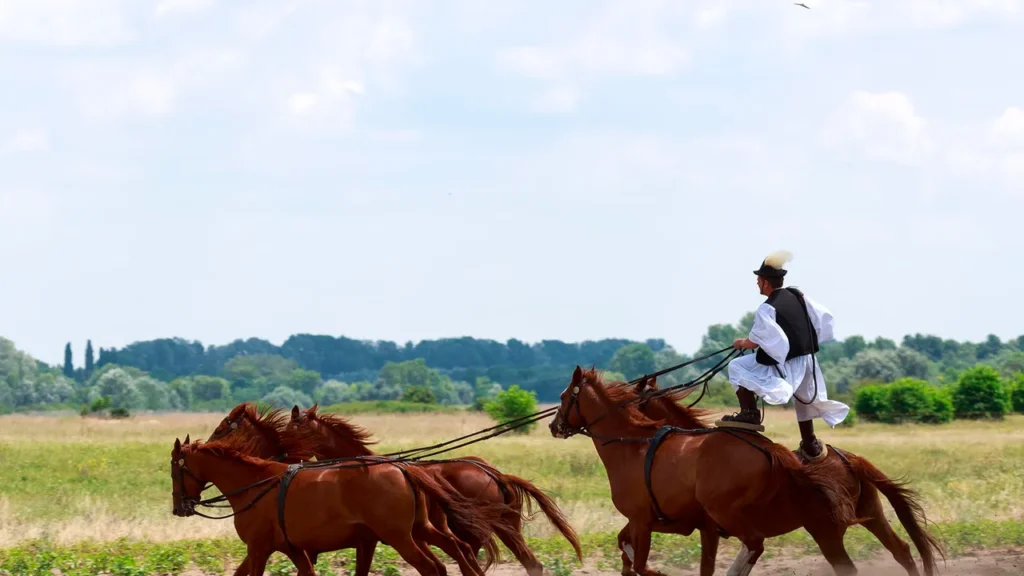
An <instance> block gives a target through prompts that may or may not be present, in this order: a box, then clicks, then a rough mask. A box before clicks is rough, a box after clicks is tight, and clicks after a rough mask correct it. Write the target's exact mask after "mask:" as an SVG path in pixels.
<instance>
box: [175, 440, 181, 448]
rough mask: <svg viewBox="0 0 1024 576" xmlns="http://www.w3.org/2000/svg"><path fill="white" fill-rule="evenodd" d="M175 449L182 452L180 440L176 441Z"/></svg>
mask: <svg viewBox="0 0 1024 576" xmlns="http://www.w3.org/2000/svg"><path fill="white" fill-rule="evenodd" d="M174 449H175V450H181V440H178V439H177V438H175V439H174Z"/></svg>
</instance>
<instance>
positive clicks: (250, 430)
mask: <svg viewBox="0 0 1024 576" xmlns="http://www.w3.org/2000/svg"><path fill="white" fill-rule="evenodd" d="M245 434H248V435H249V438H254V439H256V442H254V443H252V444H250V446H253V447H254V448H255V449H254V450H251V451H249V452H247V453H246V456H253V457H255V458H263V459H265V460H270V459H272V458H277V457H279V456H280V455H281V454H282V453H284V452H286V451H287V450H285V448H284V447H283V446H281V445H280V444H278V443H276V442H272V441H270V440H269V439H267V437H266V436H265V435H264V434H263V432H262V431H260V430H257V429H256V427H255V426H254V425H252V424H248V427H247V428H246V431H245Z"/></svg>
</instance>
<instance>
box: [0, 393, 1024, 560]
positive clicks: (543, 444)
mask: <svg viewBox="0 0 1024 576" xmlns="http://www.w3.org/2000/svg"><path fill="white" fill-rule="evenodd" d="M221 417H222V415H219V414H159V415H147V414H141V415H137V416H134V417H132V418H130V419H126V420H99V419H91V418H89V419H86V418H81V417H79V416H77V415H67V416H49V415H48V416H28V415H12V416H4V417H0V549H12V548H17V547H19V546H25V545H30V544H31V545H33V546H35V545H38V543H39V542H45V543H48V545H53V546H57V547H67V546H75V545H77V546H83V545H88V546H93V545H100V544H101V543H103V542H111V541H118V539H127V540H128V541H132V542H142V543H150V544H153V543H173V542H180V541H206V540H209V539H216V540H219V539H221V538H223V539H225V541H230V540H232V539H234V540H236V541H237V538H235V535H234V529H233V526H232V524H231V523H230V521H225V522H216V521H211V520H205V519H202V518H189V519H182V518H176V517H174V516H172V515H171V513H170V507H171V496H170V494H171V478H170V474H169V460H168V457H169V454H170V450H171V446H172V444H173V442H174V439H175V437H181V438H182V439H184V437H185V435H186V434H190V435H191V436H192V438H206V437H207V436H208V435H209V434H210V432H211V431H212V430H213V428H214V426H215V425H216V423H217V422H218V421H219V420H220V418H221ZM351 418H352V420H353V421H354V422H356V423H358V424H361V425H363V426H365V427H366V428H368V429H369V430H371V431H372V432H373V433H374V435H375V437H376V438H377V439H379V440H380V444H379V446H378V449H379V450H380V451H388V450H393V449H397V448H405V447H412V446H417V445H424V444H430V443H434V442H438V441H442V440H445V439H449V438H452V437H456V436H460V435H463V434H466V433H470V432H473V431H475V430H478V429H481V428H485V427H487V426H491V425H493V422H492V421H490V420H489V419H488V418H487V417H486V416H485V415H482V414H476V413H468V412H467V413H459V414H455V415H452V414H445V415H437V414H402V415H357V416H352V417H351ZM766 424H767V427H768V431H767V434H768V435H770V436H771V437H772V438H774V439H776V440H777V441H779V442H782V443H784V444H786V445H789V446H793V447H795V446H796V444H797V442H798V435H797V428H796V423H795V421H794V420H793V416H792V413H791V412H786V411H783V410H770V411H769V413H768V417H767V420H766ZM820 436H821V437H822V438H823V440H825V441H827V442H829V443H832V444H834V445H836V446H838V447H840V448H845V449H848V450H851V451H853V452H855V453H857V454H860V455H863V456H865V457H867V458H869V459H870V460H871V461H872V462H874V463H875V464H876V465H877V466H879V467H880V468H881V469H882V470H883V471H884V472H886V473H887V474H889V475H890V476H900V475H904V474H905V475H907V476H908V477H909V478H910V479H911V480H912V481H913V486H914V487H915V488H916V489H917V490H918V491H919V492H920V493H921V495H922V496H923V499H924V503H925V510H926V512H927V514H928V516H929V518H930V519H931V520H932V521H934V522H937V523H938V524H939V525H938V529H939V531H940V533H941V534H942V536H943V537H945V538H946V539H947V541H948V543H947V545H948V546H950V549H951V551H953V552H954V553H956V554H964V553H968V552H970V551H972V550H973V551H976V550H978V549H980V548H985V547H990V548H992V547H994V548H999V549H1000V550H1013V549H1020V548H1024V541H1022V537H1024V530H1022V528H1021V527H1022V525H1024V504H1022V499H1021V496H1020V495H1021V494H1024V418H1022V417H1020V416H1014V417H1010V418H1008V419H1007V420H1005V421H1002V422H960V421H957V422H955V423H953V424H949V425H944V426H937V427H936V426H913V425H903V426H888V425H875V424H862V423H858V424H857V425H855V426H853V427H850V428H844V429H836V430H827V429H822V430H820ZM456 454H474V455H477V456H481V457H483V458H486V459H487V460H489V461H490V462H491V463H493V464H494V465H496V466H498V467H499V468H501V469H502V470H504V471H507V472H510V473H513V474H517V475H520V476H523V477H525V478H527V479H530V480H532V481H534V482H535V483H536V484H537V485H538V486H540V487H541V488H542V489H544V490H546V491H547V492H549V493H550V494H552V495H554V496H556V498H557V500H558V502H559V504H560V505H561V506H562V508H563V510H565V511H566V512H567V514H568V515H569V517H570V520H571V522H572V523H573V525H574V526H575V527H576V529H577V530H578V531H579V532H580V533H581V534H583V535H584V536H585V539H586V537H592V538H591V539H592V540H593V541H594V542H598V541H600V542H602V544H601V545H602V546H605V548H607V546H606V540H607V536H608V534H612V535H613V534H614V533H615V532H617V531H618V530H619V529H620V528H621V527H622V525H623V524H624V520H623V519H622V517H621V516H619V514H618V513H617V512H616V511H615V510H614V508H613V507H612V505H611V501H610V498H609V492H608V484H607V479H606V476H605V472H604V469H603V467H602V465H601V463H600V461H599V460H598V459H597V457H596V453H595V450H594V447H593V445H592V443H591V441H590V440H589V439H587V438H583V437H577V438H573V439H570V440H557V439H553V438H551V437H550V435H549V434H548V431H547V429H546V427H545V426H538V427H537V428H536V429H534V430H533V431H532V432H531V433H530V434H527V435H522V436H511V435H506V436H503V437H500V438H496V439H492V440H488V441H487V442H484V443H481V444H477V445H474V446H472V447H469V448H465V449H462V450H459V451H458V452H456ZM857 532H859V533H861V534H856V533H857ZM528 533H529V535H530V536H531V537H535V538H537V539H538V542H543V541H546V540H548V539H549V537H550V536H551V533H552V532H551V528H550V526H549V525H548V524H547V521H546V520H544V519H542V518H538V519H537V520H535V521H534V522H533V523H532V524H531V525H529V527H528ZM673 538H675V537H673ZM850 538H852V541H853V544H852V545H851V549H852V550H854V551H856V550H857V548H858V546H862V547H863V550H861V552H860V553H861V556H864V555H870V554H872V553H873V551H874V550H875V548H873V547H872V546H871V544H870V539H869V538H868V537H867V533H866V531H863V529H861V528H854V529H853V530H851V535H850V536H849V537H848V539H850ZM124 541H125V540H120V542H124ZM782 544H784V545H785V546H788V547H789V548H794V549H800V548H801V547H802V548H806V547H807V543H806V539H802V540H801V538H800V537H799V536H798V535H796V536H794V537H793V538H792V539H789V540H786V541H784V542H782ZM772 545H773V544H772V542H769V546H772ZM553 546H554V544H553ZM805 552H806V551H805ZM810 552H811V553H815V551H814V550H811V551H810Z"/></svg>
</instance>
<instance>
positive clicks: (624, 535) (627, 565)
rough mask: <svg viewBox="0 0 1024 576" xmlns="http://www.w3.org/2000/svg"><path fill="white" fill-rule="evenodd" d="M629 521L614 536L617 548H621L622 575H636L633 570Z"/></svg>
mask: <svg viewBox="0 0 1024 576" xmlns="http://www.w3.org/2000/svg"><path fill="white" fill-rule="evenodd" d="M629 529H630V526H629V523H628V522H627V523H626V525H625V526H623V527H622V530H619V535H618V537H617V538H616V539H617V540H618V543H619V550H622V576H636V572H634V571H633V544H632V542H631V541H630V537H629Z"/></svg>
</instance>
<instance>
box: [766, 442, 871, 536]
mask: <svg viewBox="0 0 1024 576" xmlns="http://www.w3.org/2000/svg"><path fill="white" fill-rule="evenodd" d="M765 448H766V449H767V450H768V454H769V456H770V457H771V461H772V467H773V468H775V469H778V470H781V471H782V472H783V473H784V474H785V475H786V476H787V477H788V478H789V479H790V480H791V481H792V482H793V483H794V484H796V487H797V489H798V490H799V491H800V492H801V493H805V494H806V493H811V494H817V495H819V496H820V497H821V498H824V500H825V501H826V502H827V505H828V507H829V510H830V511H831V514H832V521H833V523H835V524H836V525H837V526H852V525H854V524H856V523H857V509H856V504H855V503H854V502H853V498H851V497H850V494H849V493H848V492H847V491H846V489H845V488H844V487H843V484H842V482H841V480H840V479H839V478H836V477H834V476H833V475H832V474H831V473H830V471H829V469H828V465H827V464H825V461H824V460H821V461H818V462H812V463H809V464H803V463H801V462H800V459H799V458H797V457H796V455H795V454H793V452H792V451H790V450H789V449H788V448H786V447H785V446H782V445H781V444H775V443H774V442H773V443H771V444H770V445H768V446H766V447H765Z"/></svg>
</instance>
